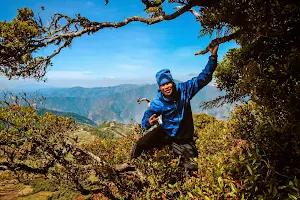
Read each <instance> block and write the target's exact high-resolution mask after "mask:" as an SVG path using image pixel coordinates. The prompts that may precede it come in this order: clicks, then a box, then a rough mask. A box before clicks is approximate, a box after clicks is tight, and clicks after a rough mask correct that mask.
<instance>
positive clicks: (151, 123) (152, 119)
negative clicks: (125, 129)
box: [148, 114, 159, 126]
mask: <svg viewBox="0 0 300 200" xmlns="http://www.w3.org/2000/svg"><path fill="white" fill-rule="evenodd" d="M158 119H159V118H158V117H156V114H153V115H152V116H151V117H150V118H149V119H148V122H149V124H150V125H151V126H153V125H154V124H156V123H157V122H158Z"/></svg>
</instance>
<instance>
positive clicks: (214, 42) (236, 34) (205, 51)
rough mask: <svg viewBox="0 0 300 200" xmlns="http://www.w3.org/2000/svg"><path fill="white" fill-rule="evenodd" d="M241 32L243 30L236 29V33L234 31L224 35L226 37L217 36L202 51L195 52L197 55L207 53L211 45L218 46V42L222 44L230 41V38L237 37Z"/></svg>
mask: <svg viewBox="0 0 300 200" xmlns="http://www.w3.org/2000/svg"><path fill="white" fill-rule="evenodd" d="M240 33H241V30H238V31H236V32H235V33H232V34H230V35H228V36H224V37H222V38H216V39H214V40H212V41H211V42H210V43H209V45H208V46H207V47H206V48H205V49H204V50H202V51H197V52H196V53H195V56H197V55H203V54H206V53H207V52H209V49H208V48H209V47H213V46H216V45H218V44H222V43H225V42H229V41H230V40H233V39H235V38H236V37H237V36H238V34H240Z"/></svg>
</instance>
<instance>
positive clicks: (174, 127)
mask: <svg viewBox="0 0 300 200" xmlns="http://www.w3.org/2000/svg"><path fill="white" fill-rule="evenodd" d="M216 67H217V58H216V57H214V56H210V57H209V60H208V63H207V65H206V66H205V68H204V69H203V71H202V72H201V73H200V74H199V75H198V76H197V77H194V78H192V79H191V80H188V81H186V82H182V83H178V84H176V85H175V87H176V90H175V91H174V92H175V93H174V95H173V97H172V99H168V98H166V97H164V96H163V94H162V93H161V92H160V91H158V94H157V97H156V99H155V100H154V101H152V102H151V105H150V107H149V109H148V110H146V111H145V113H144V116H143V119H142V128H144V129H149V128H150V127H151V125H150V124H149V122H148V119H149V118H150V117H151V116H152V115H153V114H156V116H159V115H161V116H162V124H161V126H162V128H163V129H164V130H165V131H166V132H167V134H168V135H169V136H170V137H174V138H176V139H185V138H191V137H193V134H194V123H193V116H192V109H191V104H190V101H191V99H192V98H193V97H194V96H195V95H196V94H197V92H198V91H199V90H201V89H202V88H203V87H204V86H206V85H207V84H208V83H209V82H210V81H211V80H212V75H213V72H214V71H215V69H216ZM156 80H157V83H158V85H162V84H164V83H167V82H174V80H173V78H172V76H171V73H170V71H169V70H168V69H163V70H161V71H159V72H158V73H157V75H156Z"/></svg>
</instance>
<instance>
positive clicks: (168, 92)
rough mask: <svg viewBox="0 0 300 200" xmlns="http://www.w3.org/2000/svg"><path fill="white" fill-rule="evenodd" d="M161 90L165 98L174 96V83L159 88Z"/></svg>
mask: <svg viewBox="0 0 300 200" xmlns="http://www.w3.org/2000/svg"><path fill="white" fill-rule="evenodd" d="M159 89H160V91H161V92H162V94H163V95H164V96H165V97H170V96H172V94H173V91H174V89H175V88H174V83H173V82H169V83H165V84H163V85H161V86H159Z"/></svg>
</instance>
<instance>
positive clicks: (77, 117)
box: [38, 108, 97, 126]
mask: <svg viewBox="0 0 300 200" xmlns="http://www.w3.org/2000/svg"><path fill="white" fill-rule="evenodd" d="M46 112H49V113H52V114H54V115H57V116H63V117H71V118H72V119H73V120H74V121H76V122H77V123H78V124H79V125H90V126H97V124H96V123H95V122H93V121H92V120H90V119H89V118H87V117H84V116H81V115H78V114H76V113H71V112H60V111H55V110H49V109H46V108H41V109H39V110H38V113H39V115H44V114H45V113H46Z"/></svg>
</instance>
